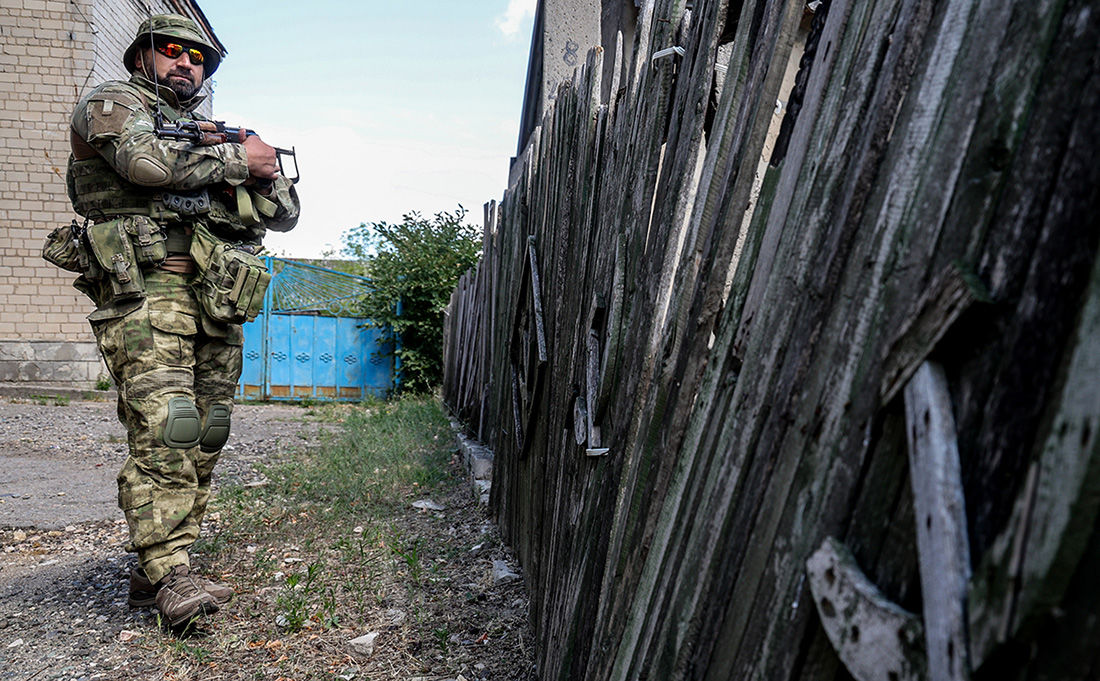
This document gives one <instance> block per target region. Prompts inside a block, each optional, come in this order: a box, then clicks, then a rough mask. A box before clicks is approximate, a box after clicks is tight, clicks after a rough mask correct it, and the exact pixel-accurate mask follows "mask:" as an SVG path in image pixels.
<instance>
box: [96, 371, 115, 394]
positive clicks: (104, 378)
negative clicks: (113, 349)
mask: <svg viewBox="0 0 1100 681" xmlns="http://www.w3.org/2000/svg"><path fill="white" fill-rule="evenodd" d="M111 385H112V384H111V377H110V376H108V375H106V374H100V375H99V378H97V379H96V380H95V389H96V390H99V391H101V392H102V391H106V390H110V389H111Z"/></svg>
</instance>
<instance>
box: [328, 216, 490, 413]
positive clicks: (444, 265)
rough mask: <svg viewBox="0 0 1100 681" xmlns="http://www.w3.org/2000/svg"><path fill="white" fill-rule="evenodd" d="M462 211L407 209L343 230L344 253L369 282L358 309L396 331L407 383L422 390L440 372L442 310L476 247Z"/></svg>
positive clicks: (478, 239)
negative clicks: (389, 219) (427, 214)
mask: <svg viewBox="0 0 1100 681" xmlns="http://www.w3.org/2000/svg"><path fill="white" fill-rule="evenodd" d="M465 217H466V209H465V208H463V207H462V206H459V207H458V210H456V211H454V212H453V213H448V212H441V213H436V214H435V216H434V217H432V218H423V217H421V216H420V214H419V213H416V212H412V213H407V214H406V215H404V216H402V221H401V222H400V223H397V224H389V223H386V222H373V223H370V224H367V223H362V224H360V225H359V226H358V227H355V228H353V229H350V230H348V231H347V232H346V233H345V234H344V235H343V237H342V241H343V249H342V253H343V254H344V255H345V256H348V257H351V258H355V259H357V260H359V261H361V262H363V263H364V266H365V269H366V274H367V276H369V277H370V278H371V282H372V283H373V290H372V292H371V293H369V294H368V295H367V296H366V297H365V298H364V299H363V300H362V301H361V308H360V309H361V311H362V313H363V316H365V317H367V318H369V319H370V320H371V325H372V326H375V327H377V328H386V327H389V328H391V329H393V332H394V333H395V334H397V336H398V337H399V338H400V341H401V342H400V345H399V347H397V348H396V350H395V354H396V355H397V357H398V358H400V360H401V379H402V386H403V388H404V389H405V390H409V391H413V392H426V391H428V390H431V389H432V388H433V387H434V386H436V385H439V383H440V382H441V381H442V379H443V310H444V308H446V307H447V303H448V302H449V301H450V298H451V291H453V290H454V287H455V285H456V284H457V283H458V278H459V277H460V276H462V274H463V273H464V272H465V271H466V270H468V269H469V268H470V267H472V266H473V265H474V264H476V263H477V259H478V256H479V254H480V251H481V235H480V230H479V229H478V228H476V227H473V226H472V225H467V224H463V220H464V219H465ZM398 303H400V314H398Z"/></svg>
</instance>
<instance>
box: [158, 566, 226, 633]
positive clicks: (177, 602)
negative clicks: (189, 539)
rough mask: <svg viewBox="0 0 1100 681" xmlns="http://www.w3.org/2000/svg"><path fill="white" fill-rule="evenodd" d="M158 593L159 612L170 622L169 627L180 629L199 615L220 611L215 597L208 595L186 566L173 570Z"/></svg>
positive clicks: (161, 581)
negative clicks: (180, 626) (179, 627)
mask: <svg viewBox="0 0 1100 681" xmlns="http://www.w3.org/2000/svg"><path fill="white" fill-rule="evenodd" d="M159 586H160V589H159V590H158V591H157V596H156V604H157V610H159V611H160V614H162V615H164V617H165V619H167V620H168V626H171V627H178V626H179V625H181V624H184V623H186V622H188V621H190V620H191V619H193V618H195V617H198V616H199V615H210V614H213V613H215V612H217V611H218V604H217V603H215V602H214V597H213V596H211V595H210V594H208V593H206V591H205V590H204V589H203V588H202V586H201V585H200V584H199V580H198V579H196V578H194V577H192V576H191V570H190V569H189V568H188V567H187V566H186V565H177V566H176V567H174V568H172V571H171V572H169V573H168V575H167V576H165V577H164V579H162V580H160V582H159Z"/></svg>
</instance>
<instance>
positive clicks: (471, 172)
mask: <svg viewBox="0 0 1100 681" xmlns="http://www.w3.org/2000/svg"><path fill="white" fill-rule="evenodd" d="M200 6H201V7H202V10H203V13H205V14H206V16H207V18H208V19H209V20H210V22H211V24H212V25H213V27H214V32H215V33H216V34H217V36H218V38H219V39H220V40H221V41H222V43H224V44H225V46H226V49H227V50H228V52H229V54H228V56H227V57H226V59H225V60H224V61H223V62H222V65H221V66H220V67H219V68H218V72H217V74H215V76H214V115H215V118H217V119H219V120H224V121H225V122H226V123H228V124H230V125H241V126H245V127H249V128H253V129H255V130H256V131H257V132H259V133H260V136H261V137H262V138H263V139H264V140H265V141H266V142H267V143H269V144H271V145H273V146H277V147H286V148H289V147H291V146H294V147H296V148H297V151H298V156H299V159H300V166H301V168H300V169H301V175H302V179H301V182H300V183H299V184H298V191H299V195H300V196H301V199H302V217H301V219H300V220H299V222H298V226H297V227H296V228H295V229H294V231H292V232H289V233H287V234H285V235H284V234H272V235H269V236H268V238H267V239H266V241H265V243H266V244H267V245H268V247H269V248H270V249H271V250H272V251H273V252H274V253H275V254H277V255H284V256H289V257H299V258H310V257H318V256H320V255H321V254H322V253H323V252H324V251H325V250H326V249H328V250H331V249H338V248H339V245H340V235H341V234H343V233H344V232H345V231H347V230H348V229H350V228H351V227H354V226H356V225H358V224H359V223H361V222H375V221H387V222H396V221H399V220H400V219H401V216H402V214H404V213H407V212H410V211H419V212H420V213H422V214H424V215H431V214H434V213H436V212H438V211H442V210H454V209H456V208H457V207H458V205H459V204H462V205H463V206H465V207H466V209H467V210H469V211H470V216H469V221H471V222H473V223H474V224H477V225H480V224H481V216H482V205H483V204H484V203H485V202H486V201H488V200H490V199H496V200H499V199H500V197H501V194H502V193H503V191H504V189H505V185H506V183H507V178H508V162H509V159H510V158H511V157H512V156H513V155H515V151H516V141H517V135H518V134H519V132H518V131H519V117H520V109H521V108H522V104H523V101H522V100H523V88H524V81H525V78H526V73H527V55H528V50H529V48H530V41H531V27H532V20H533V14H534V6H535V0H478V1H477V2H454V1H453V0H419V1H418V2H392V1H389V0H360V2H356V3H351V2H347V1H346V0H339V1H338V0H313V1H312V2H302V3H272V2H259V1H253V0H234V1H233V2H229V1H227V0H217V1H215V0H200Z"/></svg>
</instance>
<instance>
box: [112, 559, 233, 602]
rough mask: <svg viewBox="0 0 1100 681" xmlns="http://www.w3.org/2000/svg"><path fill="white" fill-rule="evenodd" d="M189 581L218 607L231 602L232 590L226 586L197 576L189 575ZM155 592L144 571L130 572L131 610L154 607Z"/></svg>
mask: <svg viewBox="0 0 1100 681" xmlns="http://www.w3.org/2000/svg"><path fill="white" fill-rule="evenodd" d="M191 579H193V580H195V582H197V583H198V585H199V586H200V587H201V588H202V590H203V591H205V592H206V593H208V594H210V596H211V597H212V598H213V599H214V602H215V603H217V604H218V606H219V607H220V606H223V605H225V604H226V603H228V602H229V601H231V600H233V589H231V588H229V587H228V586H225V585H224V584H218V583H217V582H213V581H210V580H209V579H205V578H203V577H199V576H197V575H191ZM157 590H158V587H157V585H156V584H153V583H152V582H150V581H149V576H148V575H146V574H145V570H144V569H142V568H134V569H133V570H131V571H130V597H129V598H128V599H127V603H129V604H130V607H131V608H147V607H150V606H152V605H154V604H155V603H156V600H157Z"/></svg>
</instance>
